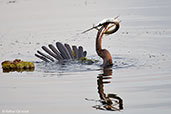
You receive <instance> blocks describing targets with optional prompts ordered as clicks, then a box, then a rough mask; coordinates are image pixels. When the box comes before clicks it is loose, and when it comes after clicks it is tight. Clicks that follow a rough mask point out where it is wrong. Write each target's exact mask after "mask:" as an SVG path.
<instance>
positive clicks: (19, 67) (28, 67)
mask: <svg viewBox="0 0 171 114" xmlns="http://www.w3.org/2000/svg"><path fill="white" fill-rule="evenodd" d="M1 65H2V69H3V72H10V71H18V72H23V71H34V68H35V66H34V63H33V62H28V61H21V60H20V59H15V60H14V61H4V62H2V63H1Z"/></svg>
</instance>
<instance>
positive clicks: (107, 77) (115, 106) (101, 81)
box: [86, 68, 123, 111]
mask: <svg viewBox="0 0 171 114" xmlns="http://www.w3.org/2000/svg"><path fill="white" fill-rule="evenodd" d="M111 79H112V69H111V68H104V69H103V73H102V74H99V75H98V76H97V90H98V94H99V97H100V100H93V99H87V98H86V100H88V101H96V102H99V103H100V104H98V105H95V106H92V107H93V108H95V109H98V110H108V111H121V110H123V100H122V98H121V97H119V96H118V95H117V94H113V93H110V94H107V93H105V91H104V85H105V84H109V83H111Z"/></svg>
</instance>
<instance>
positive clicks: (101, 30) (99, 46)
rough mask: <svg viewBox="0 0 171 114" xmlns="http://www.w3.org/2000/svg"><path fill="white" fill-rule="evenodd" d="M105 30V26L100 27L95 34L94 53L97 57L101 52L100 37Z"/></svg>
mask: <svg viewBox="0 0 171 114" xmlns="http://www.w3.org/2000/svg"><path fill="white" fill-rule="evenodd" d="M105 30H106V26H102V27H101V28H100V29H99V30H98V33H97V37H96V52H97V54H98V55H99V53H100V50H102V37H103V35H104V32H105Z"/></svg>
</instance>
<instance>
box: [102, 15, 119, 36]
mask: <svg viewBox="0 0 171 114" xmlns="http://www.w3.org/2000/svg"><path fill="white" fill-rule="evenodd" d="M118 17H119V16H117V17H115V18H110V19H108V20H107V21H106V22H107V23H108V25H107V28H106V31H105V32H104V34H106V35H110V34H113V33H115V32H116V31H118V29H119V27H120V23H121V20H118Z"/></svg>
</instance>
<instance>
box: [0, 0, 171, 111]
mask: <svg viewBox="0 0 171 114" xmlns="http://www.w3.org/2000/svg"><path fill="white" fill-rule="evenodd" d="M116 3H117V4H116ZM170 8H171V2H170V0H164V1H159V0H143V1H142V0H141V1H140V0H127V1H124V0H121V1H116V0H107V1H104V0H93V1H92V0H70V1H66V0H64V1H56V0H50V1H41V0H17V1H15V2H11V1H8V0H7V1H6V0H0V14H1V15H0V24H1V26H0V49H1V51H0V61H1V62H2V61H4V60H7V59H8V60H13V59H15V58H20V59H22V60H28V61H34V62H35V64H36V68H35V70H34V71H32V72H10V73H3V71H2V69H1V70H0V93H1V95H0V113H2V114H3V113H19V111H20V113H21V112H22V113H25V114H26V113H29V114H38V113H42V114H47V113H61V114H64V113H65V114H66V113H67V114H68V113H70V114H78V113H81V114H84V113H85V114H87V113H90V114H97V113H98V114H99V113H102V114H104V113H105V114H106V113H124V114H137V113H138V114H144V113H149V114H151V113H155V114H161V113H164V114H170V113H171V109H170V107H171V89H170V88H171V70H170V68H171V51H170V50H171V43H170V42H171V37H170V35H171V27H170V26H171V21H170V20H171V15H170V12H169V11H170V10H171V9H170ZM117 15H120V17H119V19H120V20H122V22H121V28H120V30H119V31H118V32H117V33H116V34H113V35H110V36H104V40H103V47H104V48H107V49H109V51H110V52H111V54H112V57H113V62H114V66H113V67H112V68H110V69H102V68H100V64H101V63H102V60H101V59H100V58H99V57H98V56H97V55H96V52H95V46H94V44H95V37H96V31H92V32H89V33H86V34H80V33H81V32H82V31H84V30H86V29H87V28H89V27H91V26H92V24H95V23H97V22H99V21H100V20H102V19H104V18H107V17H114V16H117ZM57 41H60V42H63V43H69V44H72V45H83V46H84V48H85V49H86V50H87V51H88V58H93V59H97V60H99V62H98V63H96V64H93V65H83V64H79V63H75V62H73V63H66V64H64V65H60V64H55V63H44V62H40V60H39V59H37V58H36V57H34V53H35V52H36V50H38V49H39V50H40V47H41V46H42V45H48V44H50V43H51V44H55V42H57ZM37 61H38V62H39V63H37ZM10 111H11V112H10Z"/></svg>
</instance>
